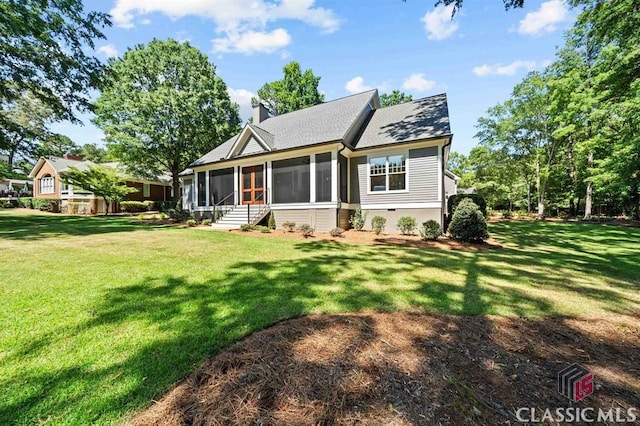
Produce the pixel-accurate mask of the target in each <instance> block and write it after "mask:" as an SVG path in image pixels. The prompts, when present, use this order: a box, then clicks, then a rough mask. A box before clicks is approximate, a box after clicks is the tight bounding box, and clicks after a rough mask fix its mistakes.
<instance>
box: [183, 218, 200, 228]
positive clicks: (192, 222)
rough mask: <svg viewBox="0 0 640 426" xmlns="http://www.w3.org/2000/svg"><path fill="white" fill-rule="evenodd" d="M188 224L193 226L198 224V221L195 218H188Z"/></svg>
mask: <svg viewBox="0 0 640 426" xmlns="http://www.w3.org/2000/svg"><path fill="white" fill-rule="evenodd" d="M186 223H187V226H189V227H192V226H196V225H197V224H198V221H197V220H195V219H189V220H187V222H186Z"/></svg>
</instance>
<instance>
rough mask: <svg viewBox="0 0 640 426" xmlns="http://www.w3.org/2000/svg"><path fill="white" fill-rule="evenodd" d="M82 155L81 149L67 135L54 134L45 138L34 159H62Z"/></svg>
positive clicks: (36, 150)
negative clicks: (65, 155)
mask: <svg viewBox="0 0 640 426" xmlns="http://www.w3.org/2000/svg"><path fill="white" fill-rule="evenodd" d="M64 154H74V155H78V154H80V147H79V146H78V145H76V143H75V142H74V141H72V140H71V139H69V138H68V137H67V136H65V135H59V134H52V135H49V136H48V137H46V138H44V139H43V140H42V141H41V142H40V144H38V146H37V147H36V148H35V150H34V157H35V158H40V157H62V156H63V155H64Z"/></svg>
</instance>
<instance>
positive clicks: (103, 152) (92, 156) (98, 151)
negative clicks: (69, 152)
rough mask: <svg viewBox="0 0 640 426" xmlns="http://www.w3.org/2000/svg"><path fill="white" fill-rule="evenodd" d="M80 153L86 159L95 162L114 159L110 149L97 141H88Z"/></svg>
mask: <svg viewBox="0 0 640 426" xmlns="http://www.w3.org/2000/svg"><path fill="white" fill-rule="evenodd" d="M79 155H80V156H81V157H82V158H83V159H84V160H89V161H93V162H94V163H106V162H107V161H113V160H114V158H113V157H112V156H111V154H110V153H109V151H108V150H107V149H105V148H103V147H101V146H98V145H96V144H95V143H87V144H84V145H82V146H81V147H80V152H79Z"/></svg>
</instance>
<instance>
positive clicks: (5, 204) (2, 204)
mask: <svg viewBox="0 0 640 426" xmlns="http://www.w3.org/2000/svg"><path fill="white" fill-rule="evenodd" d="M14 207H15V205H14V203H12V202H11V201H9V200H0V208H3V209H12V208H14Z"/></svg>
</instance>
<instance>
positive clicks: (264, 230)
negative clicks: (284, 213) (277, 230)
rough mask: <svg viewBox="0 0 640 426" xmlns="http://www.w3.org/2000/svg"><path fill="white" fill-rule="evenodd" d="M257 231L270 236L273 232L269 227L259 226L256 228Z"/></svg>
mask: <svg viewBox="0 0 640 426" xmlns="http://www.w3.org/2000/svg"><path fill="white" fill-rule="evenodd" d="M255 229H256V231H260V232H262V233H263V234H268V233H269V232H271V229H270V228H269V227H268V226H262V225H259V226H256V227H255Z"/></svg>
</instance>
